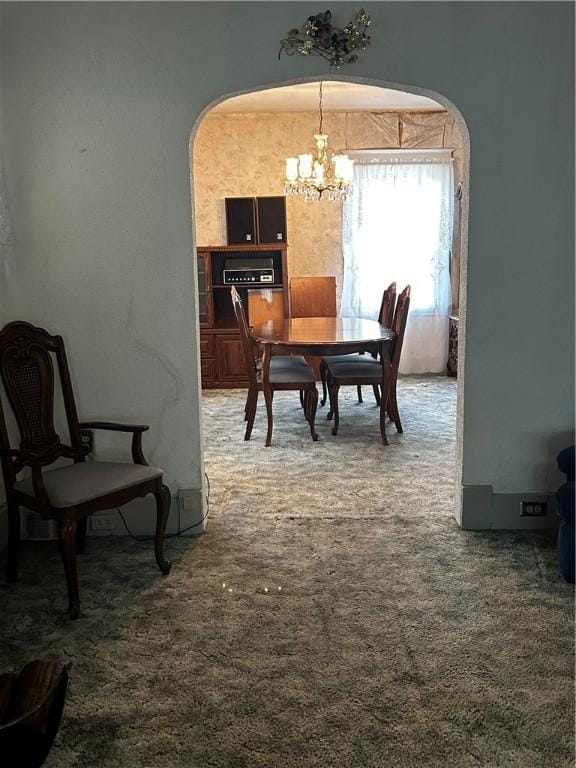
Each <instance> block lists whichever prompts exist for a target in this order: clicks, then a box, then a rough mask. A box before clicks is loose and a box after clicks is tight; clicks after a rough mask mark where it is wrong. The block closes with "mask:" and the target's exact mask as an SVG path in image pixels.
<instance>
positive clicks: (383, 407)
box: [380, 399, 390, 445]
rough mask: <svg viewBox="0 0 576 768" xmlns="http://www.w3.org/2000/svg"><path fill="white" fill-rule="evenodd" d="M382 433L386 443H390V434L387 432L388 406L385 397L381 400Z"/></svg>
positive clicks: (383, 440)
mask: <svg viewBox="0 0 576 768" xmlns="http://www.w3.org/2000/svg"><path fill="white" fill-rule="evenodd" d="M380 434H381V436H382V442H383V443H384V445H390V443H389V442H388V435H387V434H386V407H385V405H384V400H383V399H382V400H380Z"/></svg>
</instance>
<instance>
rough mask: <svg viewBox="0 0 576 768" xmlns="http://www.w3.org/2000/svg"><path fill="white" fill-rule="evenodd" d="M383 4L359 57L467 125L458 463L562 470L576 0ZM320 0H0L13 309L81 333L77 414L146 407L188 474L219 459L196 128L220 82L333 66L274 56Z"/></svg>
mask: <svg viewBox="0 0 576 768" xmlns="http://www.w3.org/2000/svg"><path fill="white" fill-rule="evenodd" d="M357 9H358V4H357V3H340V2H339V3H337V4H336V5H335V7H334V9H333V10H334V12H335V14H336V17H337V20H338V21H342V23H343V24H344V23H345V22H346V21H347V20H348V19H349V18H351V17H352V16H353V14H354V13H355V12H356V11H357ZM366 9H367V10H368V12H369V13H371V14H372V16H373V18H374V26H373V29H372V34H373V40H374V41H373V45H372V46H371V48H370V49H369V50H368V51H366V52H365V53H364V54H363V55H362V56H361V61H360V62H359V63H357V64H355V65H353V66H350V67H349V68H347V69H346V70H345V74H346V75H350V76H355V77H361V78H367V79H369V80H372V81H373V80H379V81H382V82H392V83H399V84H406V85H413V86H418V87H421V88H426V89H431V90H432V91H435V92H438V93H440V94H443V95H444V96H445V97H447V98H448V99H450V100H451V101H452V102H453V103H454V104H455V105H456V106H457V107H458V108H459V109H460V111H461V113H462V115H463V116H464V118H465V120H466V122H467V124H468V128H469V131H470V139H471V178H470V209H471V211H470V223H469V264H468V289H467V297H466V298H467V311H468V319H467V338H466V347H467V355H466V364H465V373H464V384H465V402H464V422H463V423H464V440H463V475H462V481H463V483H464V485H467V486H477V485H479V486H486V485H489V486H493V488H494V490H495V491H496V492H500V493H514V492H525V491H542V492H545V491H548V490H551V489H552V488H554V487H555V485H556V484H557V482H558V477H557V475H556V474H555V473H554V470H553V456H554V453H555V451H556V449H557V448H559V447H561V446H562V445H563V444H564V443H565V442H566V440H568V439H570V438H569V432H570V430H571V426H572V423H573V284H574V281H573V256H574V243H573V223H572V211H573V205H574V199H573V185H572V180H573V168H574V161H573V116H574V101H573V28H574V24H573V16H574V8H573V5H572V4H571V3H553V2H551V3H549V2H543V3H539V2H528V3H521V2H514V3H497V2H491V3H468V2H466V3H454V2H448V3H428V2H424V3H411V2H403V3H397V2H396V3H390V4H387V3H367V4H366ZM309 11H310V9H309V8H308V9H307V8H306V6H305V4H303V3H300V2H294V3H276V2H274V3H264V2H259V3H254V4H251V3H240V2H233V3H220V2H219V3H186V2H178V3H167V2H162V3H149V2H143V3H137V2H135V3H126V4H124V3H75V2H70V3H21V4H20V3H4V4H3V7H2V12H3V21H2V36H3V39H2V77H3V83H2V100H3V103H2V109H3V111H4V135H3V137H2V139H3V141H2V152H3V155H4V166H5V170H6V184H7V187H8V193H9V194H8V197H9V202H10V207H11V211H12V215H13V225H14V232H15V250H14V253H13V254H8V255H6V256H3V258H4V259H5V260H6V259H9V262H10V263H9V264H6V263H4V264H3V270H2V275H3V277H4V280H5V283H6V284H5V285H4V287H3V289H2V293H3V296H4V302H5V306H4V319H10V318H16V317H25V318H27V319H29V320H31V321H32V322H37V323H41V324H43V325H45V326H47V327H48V328H52V329H54V330H58V331H60V332H62V333H63V335H64V336H65V338H66V340H67V342H68V347H69V353H70V356H71V360H72V368H73V376H74V383H75V386H76V391H77V394H78V401H79V410H80V414H81V415H82V416H83V417H92V416H102V417H109V418H114V417H118V418H122V419H124V420H130V419H134V420H136V421H141V420H144V421H146V422H148V423H150V424H151V427H152V429H151V432H150V433H149V437H148V438H147V440H148V443H147V446H146V447H147V449H148V453H149V454H150V457H151V459H152V460H153V461H154V462H156V463H158V464H160V465H161V466H164V467H165V468H166V470H167V472H168V481H169V483H170V484H171V485H172V487H173V490H174V491H175V490H176V489H177V488H181V487H186V488H199V487H200V485H201V478H202V475H201V463H202V460H201V435H200V422H199V400H198V392H199V388H198V370H197V363H196V359H197V340H196V332H197V329H196V317H195V300H194V291H195V284H194V280H195V277H194V262H193V240H192V224H191V212H190V211H191V200H190V179H189V168H188V162H187V154H188V141H189V137H190V133H191V130H192V129H193V126H194V124H195V122H196V120H197V119H198V117H199V115H200V114H201V112H202V111H203V110H204V109H205V108H206V107H207V105H209V104H210V103H211V102H213V101H214V100H218V99H220V97H221V96H222V95H224V94H227V93H231V92H234V91H243V90H251V89H254V88H258V87H260V86H266V85H273V84H275V83H279V82H285V81H288V80H291V79H294V78H302V77H316V78H317V77H319V76H324V75H326V74H327V73H328V68H327V66H326V65H325V64H324V62H322V61H321V60H320V59H315V58H309V59H306V58H304V57H293V58H287V57H283V58H282V59H281V60H280V61H278V58H277V51H278V43H279V40H280V38H281V37H282V36H284V35H285V34H286V33H287V31H288V30H289V29H290V28H292V27H293V26H299V25H300V24H301V23H302V22H303V21H304V18H305V16H306V15H307V14H308V13H309ZM520 127H521V130H519V128H520ZM406 439H409V435H406Z"/></svg>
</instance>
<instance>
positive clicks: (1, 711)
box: [0, 660, 70, 768]
mask: <svg viewBox="0 0 576 768" xmlns="http://www.w3.org/2000/svg"><path fill="white" fill-rule="evenodd" d="M69 669H70V664H68V663H65V662H60V661H48V660H37V661H31V662H29V663H28V664H26V666H25V667H24V669H22V670H21V671H20V672H8V673H5V674H2V675H0V759H1V760H2V765H3V766H6V768H10V766H14V767H16V766H18V768H39V766H41V765H42V764H43V763H44V761H45V760H46V757H47V756H48V753H49V752H50V749H51V747H52V743H53V742H54V739H55V738H56V734H57V733H58V728H59V726H60V720H61V718H62V711H63V709H64V702H65V699H66V689H67V687H68V672H69Z"/></svg>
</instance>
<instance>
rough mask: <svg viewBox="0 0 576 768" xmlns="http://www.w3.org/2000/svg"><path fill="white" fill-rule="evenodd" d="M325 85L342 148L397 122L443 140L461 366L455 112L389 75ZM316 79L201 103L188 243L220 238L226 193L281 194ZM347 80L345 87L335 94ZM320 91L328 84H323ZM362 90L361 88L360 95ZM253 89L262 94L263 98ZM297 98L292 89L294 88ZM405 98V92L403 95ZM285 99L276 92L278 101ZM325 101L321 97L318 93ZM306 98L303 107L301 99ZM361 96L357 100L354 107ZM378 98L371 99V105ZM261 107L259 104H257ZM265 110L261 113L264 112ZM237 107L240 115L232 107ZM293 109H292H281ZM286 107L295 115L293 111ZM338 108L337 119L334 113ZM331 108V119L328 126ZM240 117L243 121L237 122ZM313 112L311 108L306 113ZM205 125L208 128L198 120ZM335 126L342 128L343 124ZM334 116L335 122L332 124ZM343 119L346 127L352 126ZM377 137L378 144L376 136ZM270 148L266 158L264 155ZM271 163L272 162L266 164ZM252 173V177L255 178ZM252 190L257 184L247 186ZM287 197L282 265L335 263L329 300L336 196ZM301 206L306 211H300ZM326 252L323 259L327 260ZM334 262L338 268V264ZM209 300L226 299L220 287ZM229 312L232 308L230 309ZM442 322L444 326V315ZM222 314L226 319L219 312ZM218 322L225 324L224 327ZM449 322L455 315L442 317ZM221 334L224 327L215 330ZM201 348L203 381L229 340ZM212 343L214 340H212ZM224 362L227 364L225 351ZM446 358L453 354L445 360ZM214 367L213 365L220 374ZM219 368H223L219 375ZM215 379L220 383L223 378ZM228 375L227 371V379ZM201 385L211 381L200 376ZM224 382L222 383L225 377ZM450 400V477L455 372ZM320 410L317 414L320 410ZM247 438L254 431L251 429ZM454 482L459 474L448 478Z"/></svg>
mask: <svg viewBox="0 0 576 768" xmlns="http://www.w3.org/2000/svg"><path fill="white" fill-rule="evenodd" d="M322 81H323V82H324V84H325V85H327V86H328V87H329V86H331V85H332V86H334V87H335V88H337V89H340V90H341V93H340V98H341V99H342V98H344V99H346V98H348V103H347V105H343V102H342V101H340V102H335V103H336V104H337V106H336V109H334V110H333V111H332V110H331V109H330V104H329V103H328V104H326V102H325V109H326V113H325V117H326V118H328V132H329V134H330V135H331V136H330V138H331V144H332V145H333V146H334V147H335V148H336V147H337V148H342V147H343V146H344V148H345V149H346V150H349V151H350V150H356V149H359V150H361V151H362V150H366V149H368V148H370V149H376V150H379V149H382V150H386V149H391V148H393V147H394V144H393V139H392V140H391V139H390V137H389V136H388V138H387V139H386V141H385V142H380V145H378V141H376V140H375V138H374V137H375V135H377V134H378V133H379V132H380V134H381V135H383V136H386V132H387V131H388V132H390V131H392V132H393V130H394V126H395V125H396V126H397V131H398V139H397V144H396V147H397V148H398V149H399V150H401V151H405V150H408V149H411V150H416V151H418V150H421V149H422V148H428V149H441V148H442V149H446V148H448V149H451V150H452V157H453V160H454V167H455V173H454V188H455V191H456V190H457V191H458V194H457V195H456V197H455V200H454V212H455V214H456V215H455V216H454V222H455V225H456V228H455V230H454V234H455V237H454V238H453V242H452V246H451V251H452V253H451V263H450V270H451V280H452V284H451V307H450V314H452V315H453V316H455V317H456V318H457V325H456V328H457V340H458V346H459V354H458V363H457V365H458V369H459V371H460V373H461V374H462V372H463V360H464V349H465V309H466V307H465V299H466V278H467V269H466V265H467V232H468V186H469V185H468V177H469V135H468V130H467V127H466V124H465V122H464V119H463V118H462V116H461V114H460V113H459V111H458V110H457V109H456V107H455V106H454V105H452V104H451V103H450V102H449V101H448V100H447V99H446V98H445V97H443V96H442V95H441V94H437V93H433V92H431V91H427V90H424V89H419V88H416V87H409V86H404V85H399V84H395V83H384V82H377V81H374V80H366V79H362V78H352V77H344V76H328V77H323V78H322ZM318 83H319V79H318V78H317V77H315V78H305V79H299V80H293V81H290V82H289V83H280V84H276V85H273V86H270V88H267V89H264V90H262V89H260V90H258V91H246V92H242V93H236V94H228V95H226V96H224V97H222V98H221V99H219V100H218V101H216V102H214V103H212V104H211V105H209V106H208V107H207V109H206V110H205V111H204V112H203V113H202V115H201V116H200V118H199V120H198V122H197V123H196V125H195V127H194V130H193V132H192V135H191V139H190V172H191V184H192V191H193V209H194V210H193V214H194V241H195V246H196V249H198V248H199V247H202V246H208V245H210V246H219V245H222V244H225V243H226V213H225V206H224V199H225V198H226V197H230V198H235V197H252V196H254V197H256V196H259V195H273V194H276V195H281V194H282V193H283V177H282V175H281V173H279V172H278V168H279V167H280V166H281V167H282V168H283V162H284V159H285V158H286V157H287V156H289V155H292V154H294V151H295V150H296V151H297V148H301V149H302V151H304V150H305V148H306V147H307V146H309V145H310V144H311V139H312V132H313V131H312V128H313V127H314V126H313V124H312V123H311V115H310V113H314V112H315V109H316V107H315V104H314V101H315V93H316V87H317V85H318ZM296 87H299V88H300V89H302V94H304V89H308V92H309V93H311V94H314V97H313V98H312V99H309V100H308V101H307V102H306V101H305V100H304V101H302V102H301V103H302V104H304V105H306V104H308V105H309V106H308V107H307V108H306V106H304V107H302V106H298V104H299V102H298V101H297V96H298V95H297V93H296V90H294V89H296ZM347 88H348V89H349V91H348V95H347V97H346V96H345V95H344V96H343V95H342V94H343V93H344V92H345V91H346V89H347ZM290 89H293V90H292V92H291V93H290V99H291V100H290V103H289V108H287V106H286V94H287V92H289V91H290ZM326 90H327V91H328V92H329V88H328V89H326ZM362 90H364V93H365V99H368V98H374V92H376V91H379V92H381V93H382V94H384V93H386V94H387V95H388V98H389V99H390V98H392V99H394V98H395V99H396V102H395V103H394V102H391V103H389V104H388V106H387V107H384V108H382V103H381V102H380V104H378V103H377V102H376V103H372V104H370V105H368V106H367V102H366V101H364V102H361V101H360V102H358V101H356V102H354V98H357V97H359V96H358V95H359V94H360V93H361V92H362ZM366 94H369V96H367V95H366ZM262 97H265V98H264V99H263V98H262ZM298 98H299V96H298ZM410 99H412V101H410ZM283 100H284V101H283ZM326 101H328V100H326ZM311 105H314V106H312V108H310V106H311ZM359 105H360V107H359ZM379 107H380V108H379ZM265 110H268V112H265ZM264 114H268V115H273V118H270V119H264V118H263V115H264ZM239 115H242V116H243V117H242V119H240V118H239V117H238V116H239ZM289 115H292V117H288V116H289ZM294 115H298V117H297V118H294ZM335 115H337V116H338V119H337V120H334V116H335ZM330 117H332V125H331V126H330V119H329V118H330ZM239 120H240V122H242V123H243V127H241V128H240V127H239ZM312 120H313V114H312ZM208 123H210V129H209V130H207V124H208ZM343 125H344V129H343V130H342V126H343ZM339 126H340V127H339ZM351 126H352V129H351ZM382 144H383V145H384V146H382ZM271 158H274V163H272V159H271ZM272 165H274V168H275V170H274V171H271V166H272ZM257 177H259V181H258V183H256V178H257ZM254 190H256V191H254ZM290 202H291V201H288V206H287V228H288V240H289V243H290V245H289V253H290V256H289V257H288V260H289V267H288V269H289V273H290V274H291V275H296V274H299V275H307V274H308V275H310V274H327V273H336V283H337V285H338V303H339V304H340V300H341V286H342V284H343V283H344V279H343V270H342V264H341V263H340V264H336V263H335V262H334V259H332V260H330V258H329V256H330V253H333V252H334V251H338V249H340V253H341V252H342V246H341V242H340V243H338V242H335V240H338V238H337V236H336V233H338V232H341V230H342V220H341V206H340V209H338V206H337V204H334V203H332V204H331V206H332V207H329V206H330V204H327V205H324V206H323V207H322V208H321V207H319V206H318V207H316V208H314V207H313V206H314V203H307V204H305V205H306V209H302V206H300V208H299V209H298V210H296V209H295V207H294V206H292V207H291V206H290ZM303 210H306V215H305V216H304V215H303ZM312 244H314V245H315V257H314V259H311V258H310V247H311V245H312ZM328 261H329V262H330V264H328V263H327V262H328ZM339 269H340V272H339ZM203 279H204V277H203V276H202V275H200V283H201V285H200V298H201V299H202V292H203V285H202V280H203ZM213 300H214V301H216V302H219V303H222V301H225V299H224V294H223V293H219V294H218V295H217V296H216V298H215V299H213ZM229 317H231V314H230V315H229ZM446 322H447V329H448V319H446ZM226 323H228V321H226ZM226 323H225V325H224V330H226ZM451 325H452V327H453V326H454V321H452V322H451ZM220 335H221V336H225V334H220ZM205 339H206V337H204V339H203V342H204V343H203V345H202V349H205V348H206V347H207V351H206V354H205V356H204V358H203V359H202V360H201V363H202V364H203V366H204V367H203V371H208V374H207V375H203V377H204V380H205V383H206V379H209V378H210V376H211V375H212V374H211V372H210V371H211V369H212V368H213V369H216V368H217V367H218V365H219V360H220V359H221V358H225V359H226V360H227V361H228V362H230V360H231V359H232V358H233V356H234V354H235V353H234V351H233V340H232V339H231V338H229V339H226V338H224V339H223V340H218V339H217V338H216V337H214V338H211V339H209V343H208V344H206V343H205ZM218 345H219V348H218V349H217V348H216V346H218ZM231 364H232V365H233V364H234V362H233V360H232V363H231ZM452 364H453V363H452ZM220 375H222V374H220ZM225 375H226V374H224V376H225ZM215 381H216V384H215V386H219V385H221V384H222V378H220V379H218V374H216V379H215ZM235 383H237V382H235V380H234V376H233V375H232V376H231V377H230V381H229V386H234V384H235ZM208 386H210V385H209V384H208ZM227 386H228V385H227ZM455 388H456V389H457V397H456V401H457V406H456V409H455V411H456V417H455V442H454V446H455V453H454V456H455V458H454V461H453V464H452V466H453V467H454V464H455V469H456V472H455V473H454V474H455V476H456V478H458V479H459V478H460V477H461V468H462V450H461V446H462V433H463V397H464V392H463V376H462V375H460V376H458V377H457V379H456V384H455ZM321 418H322V416H321ZM252 439H253V440H255V439H256V440H259V438H258V437H257V436H256V435H255V436H254V437H253V438H252ZM457 482H458V480H457ZM458 497H459V494H458V493H456V494H455V505H454V509H455V516H456V518H457V520H458V521H460V502H459V498H458Z"/></svg>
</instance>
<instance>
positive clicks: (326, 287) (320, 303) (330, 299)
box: [290, 275, 337, 317]
mask: <svg viewBox="0 0 576 768" xmlns="http://www.w3.org/2000/svg"><path fill="white" fill-rule="evenodd" d="M336 314H337V312H336V278H335V277H334V276H333V275H324V276H318V277H291V278H290V317H336Z"/></svg>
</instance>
